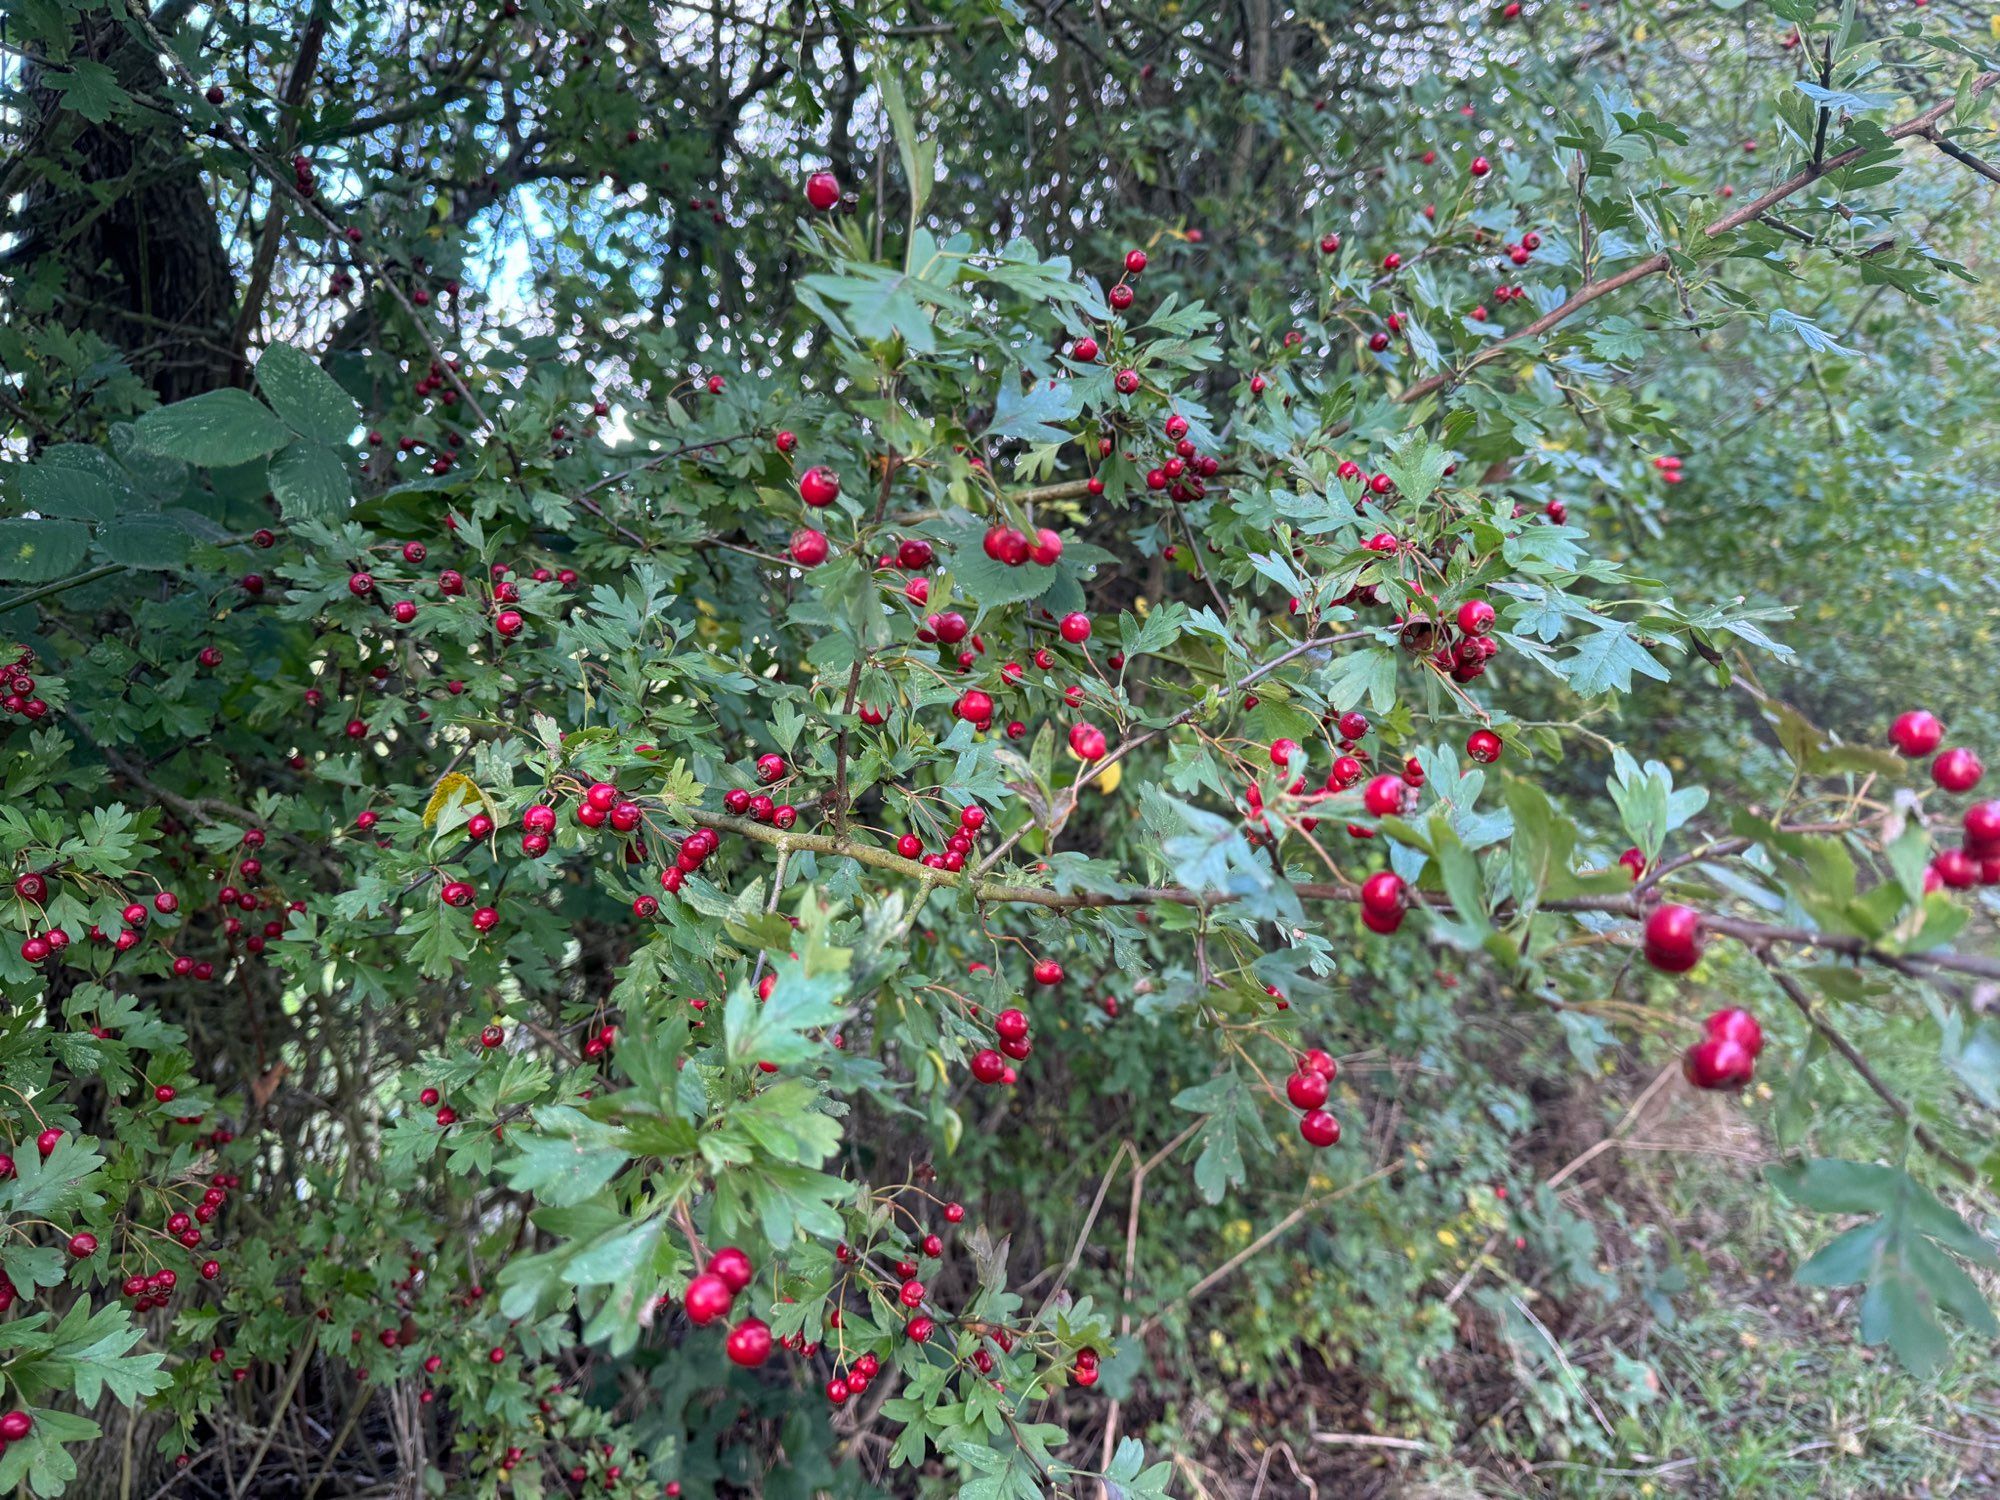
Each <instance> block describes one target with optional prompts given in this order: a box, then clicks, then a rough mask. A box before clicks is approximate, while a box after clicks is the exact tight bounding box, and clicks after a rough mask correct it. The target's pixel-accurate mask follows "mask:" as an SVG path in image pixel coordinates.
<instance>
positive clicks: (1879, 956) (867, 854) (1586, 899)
mask: <svg viewBox="0 0 2000 1500" xmlns="http://www.w3.org/2000/svg"><path fill="white" fill-rule="evenodd" d="M1099 764H1101V762H1100V763H1099ZM683 816H685V817H686V818H687V820H688V821H689V822H691V823H695V824H699V825H700V826H702V827H706V828H713V829H716V830H717V831H718V832H722V833H734V834H739V835H741V836H742V837H744V838H747V839H750V840H752V841H754V842H756V843H760V844H769V845H771V846H773V847H774V848H777V849H780V850H786V851H794V850H800V849H803V850H807V851H809V852H810V853H813V854H826V855H831V856H833V857H834V858H837V859H852V860H854V861H856V862H857V863H859V864H864V865H869V866H871V867H873V868H875V869H878V870H886V871H889V872H890V873H892V874H897V875H905V876H908V877H909V878H910V879H911V880H915V881H919V882H922V883H924V884H926V885H931V886H940V887H943V888H945V889H948V890H964V891H967V892H969V893H970V894H971V896H972V898H973V899H974V900H975V901H981V902H987V903H992V904H996V905H1004V904H1011V905H1016V906H1039V907H1042V908H1044V909H1045V910H1049V911H1087V910H1098V909H1102V908H1106V907H1117V906H1188V907H1194V908H1196V909H1198V910H1201V911H1213V910H1215V909H1216V908H1218V907H1223V906H1230V905H1234V904H1235V903H1236V902H1238V901H1241V900H1242V899H1243V898H1242V896H1240V895H1238V894H1237V893H1235V892H1233V891H1196V890H1191V889H1189V888H1188V887H1186V886H1177V885H1163V886H1126V887H1122V888H1120V889H1118V890H1110V891H1056V890H1051V889H1050V888H1048V887H1047V886H1033V885H1009V884H1007V883H1005V882H1003V881H998V880H987V879H984V878H982V873H981V872H982V871H983V870H984V868H985V865H984V864H982V866H981V868H980V870H978V871H970V872H963V871H952V870H938V869H932V868H928V867H926V866H924V865H922V864H920V863H918V862H917V861H916V860H914V859H904V858H903V857H902V856H901V855H900V854H894V853H891V852H890V851H889V850H887V849H883V848H880V847H878V846H877V845H874V844H862V843H856V842H855V841H854V840H852V839H851V838H848V837H846V836H845V835H829V834H823V833H801V832H799V831H798V830H797V829H789V830H788V829H780V828H774V827H772V826H770V825H769V824H765V823H756V822H752V821H751V820H750V819H749V818H738V817H734V816H731V815H730V814H728V813H720V812H709V811H707V810H706V809H700V808H697V809H693V810H691V811H688V812H686V813H685V814H684V815H683ZM1009 842H1010V843H1011V842H1012V840H1009ZM1000 852H1001V851H997V850H996V851H995V854H994V855H990V856H988V863H990V862H991V860H992V859H993V858H995V857H997V855H998V853H1000ZM1291 889H1292V891H1293V893H1294V894H1296V895H1297V896H1298V898H1299V899H1300V900H1301V901H1333V902H1338V903H1341V904H1343V905H1355V904H1357V903H1359V901H1360V900H1361V888H1360V887H1359V886H1357V885H1351V884H1349V883H1347V882H1346V881H1305V882H1294V883H1293V884H1292V886H1291ZM1650 909H1651V903H1650V902H1648V901H1647V900H1646V899H1644V898H1643V897H1642V896H1640V895H1638V894H1636V893H1635V894H1629V895H1623V896H1564V897H1559V898H1557V899H1554V900H1549V901H1543V902H1541V903H1539V904H1538V905H1537V906H1536V908H1535V910H1537V911H1544V912H1563V913H1569V914H1577V913H1583V912H1592V913H1596V914H1598V915H1600V916H1610V917H1624V918H1626V919H1628V920H1633V921H1636V920H1638V919H1639V918H1641V917H1644V916H1645V915H1646V913H1647V912H1648V911H1649V910H1650ZM1424 910H1426V911H1428V912H1431V913H1433V914H1434V915H1436V916H1439V917H1444V918H1456V917H1457V916H1458V913H1457V912H1456V910H1455V909H1454V908H1452V907H1450V906H1448V905H1445V904H1442V903H1429V902H1427V903H1426V904H1425V906H1424ZM1517 915H1519V912H1518V910H1517V909H1515V908H1514V907H1512V906H1511V905H1502V906H1501V907H1499V908H1498V909H1497V910H1495V912H1494V913H1493V917H1494V918H1495V919H1496V920H1501V921H1505V920H1508V919H1510V918H1512V917H1514V916H1517ZM1701 920H1702V927H1703V929H1704V930H1705V931H1707V932H1709V933H1712V934H1717V935H1719V936H1722V937H1729V938H1735V939H1736V940H1737V941H1738V942H1741V943H1744V944H1747V945H1749V946H1750V947H1753V948H1762V947H1764V946H1767V945H1769V944H1774V943H1775V944H1781V945H1783V946H1786V947H1796V948H1817V949H1819V950H1821V951H1822V952H1826V953H1836V954H1839V955H1840V956H1841V957H1843V958H1852V959H1855V960H1858V961H1863V962H1868V963H1877V964H1881V965H1882V966H1884V967H1885V968H1891V969H1895V970H1896V971H1898V972H1899V973H1905V974H1913V975H1914V974H1923V973H1925V972H1927V971H1931V970H1940V971H1944V972H1948V973H1954V974H1970V975H1973V976H1975V977H1977V978H1981V979H1995V980H2000V958H1987V957H1984V956H1982V955H1980V954H1976V953H1956V952H1953V951H1952V950H1950V949H1939V950H1937V951H1935V952H1930V953H1892V952H1889V951H1888V950H1886V949H1881V948H1877V947H1875V946H1874V945H1873V944H1872V943H1870V942H1869V941H1868V940H1867V939H1865V938H1861V937H1855V936H1851V935H1849V934H1846V933H1836V932H1817V931H1814V930H1813V929H1812V928H1809V927H1787V926H1782V925H1780V924H1777V923H1771V922H1753V921H1749V920H1747V919H1746V918H1742V917H1731V916H1725V915H1721V914H1704V915H1703V917H1702V919H1701Z"/></svg>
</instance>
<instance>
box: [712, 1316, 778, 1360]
mask: <svg viewBox="0 0 2000 1500" xmlns="http://www.w3.org/2000/svg"><path fill="white" fill-rule="evenodd" d="M722 1347H723V1351H724V1352H725V1353H726V1354H728V1356H729V1358H730V1361H731V1363H733V1364H739V1365H744V1366H746V1367H754V1366H756V1365H761V1364H762V1363H764V1361H765V1360H767V1359H769V1358H770V1357H771V1330H770V1327H769V1326H768V1325H767V1324H766V1323H765V1322H764V1321H763V1319H761V1318H745V1319H744V1320H743V1321H742V1322H741V1323H738V1324H737V1325H736V1326H735V1327H734V1328H732V1329H730V1330H729V1337H728V1338H727V1339H725V1340H724V1341H723V1346H722Z"/></svg>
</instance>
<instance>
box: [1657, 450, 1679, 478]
mask: <svg viewBox="0 0 2000 1500" xmlns="http://www.w3.org/2000/svg"><path fill="white" fill-rule="evenodd" d="M1653 469H1654V471H1655V472H1656V473H1658V474H1659V476H1660V483H1661V484H1679V483H1680V482H1681V461H1680V459H1679V457H1678V456H1676V455H1675V454H1672V453H1662V454H1661V455H1660V456H1659V457H1658V458H1656V459H1654V460H1653Z"/></svg>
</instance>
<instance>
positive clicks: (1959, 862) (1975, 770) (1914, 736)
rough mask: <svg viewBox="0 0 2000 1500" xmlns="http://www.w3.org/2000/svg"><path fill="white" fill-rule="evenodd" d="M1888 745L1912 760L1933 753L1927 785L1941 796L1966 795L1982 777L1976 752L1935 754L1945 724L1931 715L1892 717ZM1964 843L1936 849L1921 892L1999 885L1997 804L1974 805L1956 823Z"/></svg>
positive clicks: (1957, 750)
mask: <svg viewBox="0 0 2000 1500" xmlns="http://www.w3.org/2000/svg"><path fill="white" fill-rule="evenodd" d="M1889 741H1890V743H1891V744H1893V745H1894V746H1895V747H1896V749H1897V750H1898V751H1899V752H1900V753H1902V754H1903V755H1905V756H1908V757H1909V758H1910V759H1912V760H1919V759H1922V758H1923V757H1924V756H1926V755H1930V754H1932V752H1934V751H1935V752H1936V758H1935V759H1933V760H1932V761H1931V781H1932V782H1933V783H1934V784H1935V785H1936V786H1937V787H1938V788H1939V790H1941V791H1946V792H1969V791H1971V790H1972V789H1973V788H1974V787H1975V786H1977V785H1979V783H1980V781H1981V780H1982V779H1983V778H1984V777H1985V775H1986V766H1985V764H1984V763H1983V762H1982V761H1981V760H1980V758H1979V755H1978V752H1977V751H1974V750H1970V749H1967V748H1966V747H1965V746H1963V745H1954V746H1952V747H1950V748H1949V749H1945V750H1939V749H1938V746H1939V745H1941V744H1943V743H1944V725H1943V724H1942V723H1941V722H1939V720H1938V718H1937V716H1936V715H1935V714H1931V713H1926V712H1925V711H1924V710H1922V709H1912V710H1910V711H1909V712H1908V713H1905V714H1900V715H1898V716H1897V718H1896V721H1895V722H1894V723H1893V724H1891V725H1890V726H1889ZM1960 823H1961V827H1962V828H1963V829H1964V832H1965V837H1964V841H1963V842H1962V843H1960V844H1959V845H1957V846H1956V847H1955V848H1950V849H1940V850H1939V851H1938V852H1937V854H1936V855H1934V856H1933V857H1932V859H1931V866H1930V869H1929V870H1928V871H1926V872H1925V875H1924V888H1925V889H1926V890H1936V889H1938V888H1939V887H1940V886H1945V887H1949V888H1950V889H1952V890H1959V891H1962V890H1970V889H1971V888H1972V887H1974V886H1979V885H2000V801H1987V802H1975V803H1973V804H1972V805H1971V806H1970V807H1968V808H1966V810H1965V812H1964V814H1963V816H1962V818H1961V820H1960Z"/></svg>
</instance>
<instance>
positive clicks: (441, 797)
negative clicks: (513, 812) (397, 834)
mask: <svg viewBox="0 0 2000 1500" xmlns="http://www.w3.org/2000/svg"><path fill="white" fill-rule="evenodd" d="M467 801H478V802H481V803H483V804H485V806H486V807H487V808H488V809H489V810H490V809H491V808H492V806H493V803H492V800H491V799H490V798H489V797H488V796H487V795H486V793H485V792H483V791H481V790H480V787H479V783H478V782H476V781H474V780H473V779H472V778H471V777H470V776H467V775H466V774H465V773H464V772H463V771H447V772H445V774H444V775H442V776H440V777H439V778H438V784H437V785H436V786H435V787H433V788H432V789H431V800H430V801H428V802H426V803H425V804H424V827H426V828H431V827H434V826H435V825H436V823H437V820H438V819H439V818H440V817H441V816H442V815H443V813H444V810H445V809H446V808H447V807H450V806H452V804H454V803H458V802H467Z"/></svg>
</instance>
